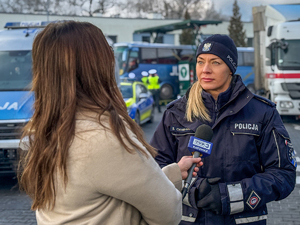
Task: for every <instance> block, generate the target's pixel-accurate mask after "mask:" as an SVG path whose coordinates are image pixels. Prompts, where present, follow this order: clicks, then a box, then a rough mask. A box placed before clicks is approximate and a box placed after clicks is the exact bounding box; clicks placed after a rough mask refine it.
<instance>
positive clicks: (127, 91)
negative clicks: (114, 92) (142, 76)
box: [120, 85, 133, 98]
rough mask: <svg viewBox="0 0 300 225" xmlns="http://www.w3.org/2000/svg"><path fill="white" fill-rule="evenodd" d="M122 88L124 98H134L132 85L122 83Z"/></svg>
mask: <svg viewBox="0 0 300 225" xmlns="http://www.w3.org/2000/svg"><path fill="white" fill-rule="evenodd" d="M120 90H121V93H122V96H123V98H132V97H133V93H132V86H131V85H121V88H120Z"/></svg>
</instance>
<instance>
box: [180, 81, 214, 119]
mask: <svg viewBox="0 0 300 225" xmlns="http://www.w3.org/2000/svg"><path fill="white" fill-rule="evenodd" d="M202 90H203V89H202V87H201V85H200V82H199V81H198V82H196V83H194V84H193V86H192V87H191V89H190V92H189V98H188V102H187V106H186V113H185V117H186V119H187V121H189V122H192V121H193V120H194V119H196V118H199V119H202V120H206V121H211V118H210V116H209V114H208V110H207V108H206V107H205V105H204V103H203V100H202Z"/></svg>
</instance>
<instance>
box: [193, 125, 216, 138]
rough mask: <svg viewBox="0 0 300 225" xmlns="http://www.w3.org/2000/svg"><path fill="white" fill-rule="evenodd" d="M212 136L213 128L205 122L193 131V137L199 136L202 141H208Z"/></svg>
mask: <svg viewBox="0 0 300 225" xmlns="http://www.w3.org/2000/svg"><path fill="white" fill-rule="evenodd" d="M212 136H213V130H212V129H211V127H210V126H208V125H206V124H202V125H200V126H199V127H198V128H197V130H196V132H195V137H196V138H200V139H202V140H204V141H210V140H211V139H212Z"/></svg>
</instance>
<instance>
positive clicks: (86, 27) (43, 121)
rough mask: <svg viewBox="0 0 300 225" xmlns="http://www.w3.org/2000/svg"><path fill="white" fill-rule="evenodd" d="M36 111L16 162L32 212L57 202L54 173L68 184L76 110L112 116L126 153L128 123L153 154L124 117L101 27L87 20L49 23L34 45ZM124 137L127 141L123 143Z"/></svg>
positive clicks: (113, 127)
mask: <svg viewBox="0 0 300 225" xmlns="http://www.w3.org/2000/svg"><path fill="white" fill-rule="evenodd" d="M32 60H33V68H32V71H33V83H32V91H33V92H34V96H35V103H34V114H33V117H32V119H31V121H30V122H29V123H28V124H27V125H26V126H25V128H24V131H23V135H22V138H25V137H29V149H28V151H27V153H26V155H25V156H24V157H22V158H21V161H20V164H19V171H21V172H20V174H19V176H18V178H19V184H20V187H21V189H23V190H25V191H26V193H27V194H28V195H29V196H30V197H31V198H32V199H33V203H32V206H31V209H32V210H37V209H42V208H45V207H46V208H50V209H53V207H54V205H55V180H54V177H55V173H56V172H60V173H61V174H62V178H63V181H64V184H65V185H67V182H68V174H67V168H66V167H67V159H68V149H69V147H70V145H71V143H72V140H73V138H74V135H75V115H76V112H78V111H80V110H84V111H87V110H88V111H92V112H95V113H97V114H98V115H99V123H100V124H101V122H100V117H101V115H102V114H103V113H104V112H108V113H109V114H110V117H109V118H110V119H109V122H110V127H111V131H112V132H113V134H114V135H115V136H116V137H117V139H118V140H119V141H120V143H121V144H122V145H123V146H124V148H125V149H126V150H127V151H128V152H129V153H132V154H133V153H134V149H133V147H135V148H136V149H138V150H139V151H140V152H142V153H143V154H144V155H147V154H146V152H145V150H144V149H142V148H141V147H139V146H138V145H137V144H136V143H135V142H134V141H133V140H132V139H131V138H130V137H129V135H128V133H127V131H126V126H127V127H129V129H130V130H131V131H132V132H133V133H134V134H135V135H136V136H137V138H138V140H139V141H140V142H141V143H142V144H143V145H144V146H145V147H146V149H147V151H148V152H150V154H151V155H152V156H153V157H154V156H155V154H156V151H155V149H154V148H153V147H151V146H150V145H149V144H148V143H147V142H146V141H145V140H144V138H143V132H142V129H141V128H140V127H139V126H138V125H137V124H136V123H135V122H134V121H133V120H132V119H131V118H130V117H129V116H128V113H127V110H126V105H125V103H124V101H123V98H122V95H121V92H120V91H119V88H118V87H117V84H116V81H115V77H114V65H115V61H114V54H113V51H112V49H111V47H110V46H109V44H108V43H107V41H106V38H105V36H104V35H103V33H102V31H101V30H100V29H99V28H97V27H96V26H94V25H92V24H91V23H87V22H75V21H60V22H54V23H50V24H49V25H47V26H46V28H45V29H43V30H42V31H41V32H40V33H38V34H37V36H36V37H35V39H34V42H33V47H32ZM124 139H125V140H127V141H128V142H129V145H130V146H127V145H126V144H125V142H124Z"/></svg>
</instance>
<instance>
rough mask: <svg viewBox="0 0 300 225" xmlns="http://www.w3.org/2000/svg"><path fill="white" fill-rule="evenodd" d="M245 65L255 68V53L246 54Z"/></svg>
mask: <svg viewBox="0 0 300 225" xmlns="http://www.w3.org/2000/svg"><path fill="white" fill-rule="evenodd" d="M244 65H245V66H254V52H244Z"/></svg>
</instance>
